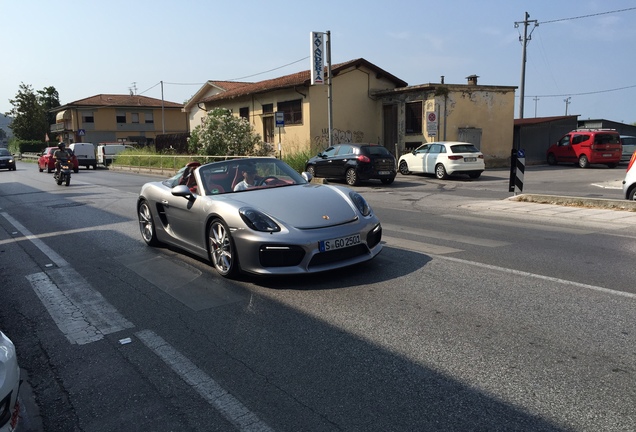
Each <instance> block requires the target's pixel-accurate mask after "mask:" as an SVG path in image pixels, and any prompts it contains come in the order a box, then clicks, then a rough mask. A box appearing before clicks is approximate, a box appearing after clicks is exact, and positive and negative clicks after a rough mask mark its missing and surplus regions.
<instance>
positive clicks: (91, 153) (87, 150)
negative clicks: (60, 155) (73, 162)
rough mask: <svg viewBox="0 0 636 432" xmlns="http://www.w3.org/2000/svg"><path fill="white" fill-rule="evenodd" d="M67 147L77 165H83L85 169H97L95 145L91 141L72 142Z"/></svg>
mask: <svg viewBox="0 0 636 432" xmlns="http://www.w3.org/2000/svg"><path fill="white" fill-rule="evenodd" d="M68 147H69V149H70V150H71V151H72V152H73V154H74V155H75V157H76V158H77V163H78V165H80V166H83V167H85V168H86V169H88V168H89V167H93V169H97V158H96V157H95V146H94V145H93V144H92V143H73V144H71V145H69V146H68Z"/></svg>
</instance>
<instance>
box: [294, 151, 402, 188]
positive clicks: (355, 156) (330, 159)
mask: <svg viewBox="0 0 636 432" xmlns="http://www.w3.org/2000/svg"><path fill="white" fill-rule="evenodd" d="M305 170H306V171H307V172H308V173H310V174H311V175H312V176H314V177H322V178H328V179H339V180H345V181H346V182H347V184H348V185H349V186H355V185H357V184H359V183H360V182H361V181H366V180H371V179H377V180H380V181H381V182H382V183H383V184H386V185H389V184H391V183H393V180H395V175H396V174H397V172H396V170H395V157H394V156H393V155H392V154H391V152H389V151H388V150H387V149H386V147H383V146H381V145H378V144H351V143H347V144H336V145H334V146H332V147H329V148H328V149H327V150H325V151H323V152H320V153H318V154H317V155H316V156H314V157H312V158H311V159H309V160H308V161H307V162H306V164H305Z"/></svg>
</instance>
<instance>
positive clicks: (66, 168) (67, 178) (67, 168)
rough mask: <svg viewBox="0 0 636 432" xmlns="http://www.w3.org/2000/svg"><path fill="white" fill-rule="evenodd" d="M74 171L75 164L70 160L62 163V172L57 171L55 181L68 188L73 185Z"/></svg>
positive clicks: (54, 176)
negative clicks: (72, 176)
mask: <svg viewBox="0 0 636 432" xmlns="http://www.w3.org/2000/svg"><path fill="white" fill-rule="evenodd" d="M72 169H73V163H72V162H71V160H70V159H67V160H64V161H60V170H59V171H55V174H53V179H54V180H55V182H56V183H57V184H58V185H61V184H62V183H64V184H65V185H66V186H68V185H70V184H71V170H72Z"/></svg>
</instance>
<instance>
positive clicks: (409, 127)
mask: <svg viewBox="0 0 636 432" xmlns="http://www.w3.org/2000/svg"><path fill="white" fill-rule="evenodd" d="M405 115H406V133H408V134H421V133H422V101H419V102H409V103H407V104H406V112H405Z"/></svg>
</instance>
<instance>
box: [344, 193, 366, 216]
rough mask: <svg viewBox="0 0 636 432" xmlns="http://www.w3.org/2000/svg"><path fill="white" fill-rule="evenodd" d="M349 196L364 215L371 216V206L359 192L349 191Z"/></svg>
mask: <svg viewBox="0 0 636 432" xmlns="http://www.w3.org/2000/svg"><path fill="white" fill-rule="evenodd" d="M349 198H351V201H353V203H354V204H355V206H356V207H357V209H358V211H359V212H360V213H362V216H369V215H370V214H371V207H370V206H369V204H367V201H366V200H365V199H364V198H362V195H360V194H359V193H358V192H354V191H351V192H349Z"/></svg>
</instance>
